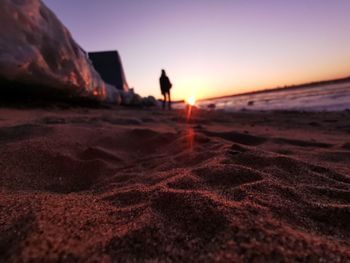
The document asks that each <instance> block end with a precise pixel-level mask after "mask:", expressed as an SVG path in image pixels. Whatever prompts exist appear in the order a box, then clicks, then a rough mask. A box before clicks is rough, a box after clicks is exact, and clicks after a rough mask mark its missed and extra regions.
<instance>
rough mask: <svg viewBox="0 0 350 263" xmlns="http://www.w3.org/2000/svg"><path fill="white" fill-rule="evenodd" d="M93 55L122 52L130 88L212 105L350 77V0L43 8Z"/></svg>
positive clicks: (82, 0)
mask: <svg viewBox="0 0 350 263" xmlns="http://www.w3.org/2000/svg"><path fill="white" fill-rule="evenodd" d="M44 3H46V4H47V5H48V7H49V8H51V9H52V10H53V11H54V12H55V13H56V15H57V16H58V17H59V18H60V19H61V21H62V22H63V23H64V24H65V25H66V26H67V27H68V29H69V30H70V31H71V32H72V34H73V37H74V38H75V40H76V41H77V42H78V43H79V44H80V45H81V46H82V47H83V48H84V49H85V50H87V51H97V50H113V49H117V50H118V51H119V52H120V54H121V57H122V60H123V64H124V69H125V73H126V77H127V80H128V82H129V85H130V86H132V87H135V90H136V92H138V93H140V94H141V95H144V96H145V95H149V94H151V95H154V96H156V97H159V96H160V92H159V84H158V78H159V75H160V70H161V69H162V68H165V69H166V70H167V72H168V75H169V77H170V79H171V81H172V82H173V90H172V91H173V97H174V98H175V99H182V98H186V97H188V96H190V95H194V96H196V97H200V98H203V97H213V96H221V95H227V94H235V93H240V92H245V91H251V90H257V89H265V88H271V87H276V86H279V85H289V84H297V83H303V82H308V81H313V80H321V79H329V78H336V77H342V76H347V75H350V34H349V32H350V15H349V14H350V1H349V0H283V1H282V0H173V1H168V0H44Z"/></svg>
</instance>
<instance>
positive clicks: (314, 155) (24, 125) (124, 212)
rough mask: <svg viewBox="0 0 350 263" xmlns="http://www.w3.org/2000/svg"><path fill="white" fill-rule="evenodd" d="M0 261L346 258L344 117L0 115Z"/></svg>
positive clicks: (349, 240)
mask: <svg viewBox="0 0 350 263" xmlns="http://www.w3.org/2000/svg"><path fill="white" fill-rule="evenodd" d="M0 209H1V213H0V261H1V262H287V261H288V262H349V261H350V112H348V111H344V112H339V113H296V112H295V113H293V112H277V113H249V112H242V113H232V114H229V113H220V112H204V111H194V115H193V118H192V122H191V123H186V120H185V114H184V112H182V111H173V112H168V111H164V112H163V111H160V110H144V111H141V110H128V109H84V108H82V109H80V108H75V109H65V110H61V109H54V108H52V109H46V110H43V109H42V110H40V109H25V110H24V109H22V110H19V109H17V110H16V109H0Z"/></svg>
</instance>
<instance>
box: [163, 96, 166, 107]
mask: <svg viewBox="0 0 350 263" xmlns="http://www.w3.org/2000/svg"><path fill="white" fill-rule="evenodd" d="M163 97H164V98H163V109H165V102H166V93H163Z"/></svg>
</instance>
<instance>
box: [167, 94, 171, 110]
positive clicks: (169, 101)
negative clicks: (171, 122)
mask: <svg viewBox="0 0 350 263" xmlns="http://www.w3.org/2000/svg"><path fill="white" fill-rule="evenodd" d="M168 103H169V104H168V106H169V110H170V109H171V97H170V91H169V92H168Z"/></svg>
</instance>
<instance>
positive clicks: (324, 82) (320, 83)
mask: <svg viewBox="0 0 350 263" xmlns="http://www.w3.org/2000/svg"><path fill="white" fill-rule="evenodd" d="M348 81H350V77H345V78H339V79H332V80H321V81H314V82H310V83H305V84H297V85H290V86H284V87H277V88H270V89H264V90H256V91H251V92H244V93H239V94H232V95H225V96H219V97H212V98H205V99H199V100H198V101H210V100H217V99H224V98H232V97H239V96H245V95H256V94H262V93H269V92H280V91H288V90H295V89H302V88H307V87H319V86H325V85H330V84H341V83H343V82H348ZM184 101H185V100H178V101H174V103H183V102H184Z"/></svg>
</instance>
